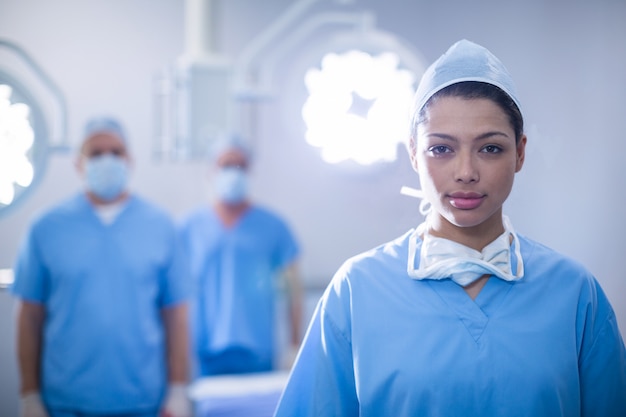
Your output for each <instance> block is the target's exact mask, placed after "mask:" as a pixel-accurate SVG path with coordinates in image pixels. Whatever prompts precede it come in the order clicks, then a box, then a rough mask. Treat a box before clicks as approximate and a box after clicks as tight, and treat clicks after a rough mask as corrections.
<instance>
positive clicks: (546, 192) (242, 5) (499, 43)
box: [0, 0, 626, 417]
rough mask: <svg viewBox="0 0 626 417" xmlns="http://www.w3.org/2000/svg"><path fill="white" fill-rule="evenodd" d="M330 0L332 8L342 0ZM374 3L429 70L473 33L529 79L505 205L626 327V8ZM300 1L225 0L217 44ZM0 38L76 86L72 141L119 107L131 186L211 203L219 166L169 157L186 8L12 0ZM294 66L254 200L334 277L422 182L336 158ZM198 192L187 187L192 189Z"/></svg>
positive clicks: (308, 258)
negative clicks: (518, 162)
mask: <svg viewBox="0 0 626 417" xmlns="http://www.w3.org/2000/svg"><path fill="white" fill-rule="evenodd" d="M330 3H331V2H330V0H320V5H319V6H318V9H321V8H323V6H324V5H330ZM504 3H508V2H498V1H478V2H467V1H463V0H449V1H440V2H431V1H423V2H420V1H417V0H416V1H408V0H404V1H403V0H386V1H384V2H382V1H375V0H367V1H366V0H362V1H357V2H356V4H357V6H359V7H360V6H362V7H363V8H367V9H371V10H373V11H375V12H376V13H377V15H378V25H379V27H381V28H382V29H384V30H387V31H391V32H395V33H396V34H398V35H399V36H401V37H403V38H404V39H406V40H408V41H409V42H411V43H412V44H413V46H414V47H415V48H416V49H417V50H418V51H419V53H420V54H421V55H422V56H423V57H424V58H425V59H426V60H427V61H428V63H430V62H432V61H433V60H434V59H436V58H437V57H438V56H439V55H440V54H441V53H442V52H443V51H444V50H445V49H446V48H447V47H448V46H449V45H451V44H452V43H453V42H454V41H456V40H458V39H460V38H467V39H470V40H473V41H476V42H478V43H481V44H483V45H485V46H487V47H488V48H490V49H491V50H492V51H493V52H494V53H495V54H496V55H498V56H499V57H500V58H501V59H502V60H503V61H504V63H505V64H506V65H507V67H508V68H509V70H510V71H511V73H512V74H513V76H514V78H515V79H516V81H517V84H518V89H519V91H520V96H521V100H522V102H523V106H524V110H525V114H526V122H527V127H528V133H529V145H528V155H527V163H526V166H525V167H524V170H523V171H522V172H521V173H520V174H519V175H518V179H517V185H516V189H515V190H514V192H513V194H512V196H511V198H510V201H509V203H508V204H507V212H508V214H509V216H510V217H511V219H512V221H513V223H514V225H515V226H516V229H517V230H518V231H520V232H521V233H523V234H525V235H527V236H530V237H533V238H535V239H537V240H540V241H542V242H544V243H546V244H548V245H550V246H552V247H554V248H556V249H558V250H560V251H562V252H564V253H566V254H568V255H571V256H573V257H575V258H578V259H579V260H580V261H581V262H583V263H584V264H586V265H587V266H588V267H589V268H590V270H591V271H592V272H594V273H595V274H596V275H597V277H598V280H599V281H600V283H601V284H602V286H603V287H604V289H605V291H606V292H607V294H608V296H609V298H610V299H611V301H612V303H613V305H614V308H615V310H616V312H617V315H618V320H619V323H620V326H621V329H622V332H623V333H626V280H625V279H624V277H623V273H622V272H621V271H622V262H621V261H622V258H623V256H624V254H626V241H625V240H624V234H625V232H626V230H625V229H626V228H625V221H624V217H623V215H622V211H623V207H624V203H626V201H625V197H624V196H625V194H626V193H625V192H626V189H625V185H624V184H625V183H624V180H625V179H626V175H625V174H624V171H623V170H622V169H621V167H622V164H623V162H622V159H623V155H625V154H626V144H625V142H626V140H625V138H624V132H623V127H622V125H623V123H622V120H623V118H624V114H625V113H626V105H625V104H624V97H625V93H626V77H625V76H624V75H625V74H626V48H624V46H623V42H624V39H626V25H624V22H625V21H626V3H625V2H622V1H617V0H599V1H594V2H591V1H583V0H580V1H577V0H572V1H561V2H559V1H552V2H547V1H540V0H536V1H524V2H516V4H511V5H509V4H506V5H505V4H504ZM289 4H291V1H290V0H264V1H258V0H228V1H219V2H218V6H219V7H218V10H217V12H218V13H219V16H220V19H219V22H218V26H217V30H218V37H217V41H218V46H219V49H220V50H221V51H222V52H223V53H225V54H227V55H229V56H232V57H236V56H237V54H238V53H239V52H240V51H241V50H242V49H243V48H244V46H245V45H246V44H248V42H250V40H251V39H253V38H254V37H255V36H256V35H258V34H259V33H260V32H261V31H262V30H263V28H264V27H266V25H267V24H269V23H270V22H271V21H272V20H273V19H275V18H276V17H277V16H278V14H279V13H280V12H281V11H282V10H283V9H284V8H285V7H286V6H287V5H289ZM0 37H3V38H8V39H10V40H13V41H15V42H18V43H19V44H20V45H21V46H22V47H24V48H25V49H26V50H27V51H28V52H29V53H30V54H31V55H32V56H33V57H34V58H35V59H36V60H37V62H38V63H39V64H40V65H41V66H43V68H45V70H46V71H47V73H48V74H49V75H50V76H51V77H52V78H53V79H54V80H55V81H56V82H57V84H58V85H59V86H60V87H61V89H62V90H63V92H64V93H65V96H66V99H67V101H68V105H69V134H70V139H71V141H73V142H74V141H76V140H77V137H78V136H79V134H80V131H81V129H82V126H83V123H84V121H85V119H86V118H87V117H89V116H91V115H93V114H96V113H100V112H108V113H111V112H112V113H114V114H117V115H119V116H120V117H121V118H122V119H123V120H124V121H125V122H126V125H127V130H128V133H129V135H130V137H131V138H132V139H131V141H132V148H133V150H134V153H135V158H136V171H135V174H134V179H133V186H134V187H135V189H137V190H138V191H140V192H141V193H142V194H143V195H145V196H147V197H149V198H151V199H153V200H154V201H156V202H158V203H160V204H162V205H163V206H165V207H166V208H167V209H168V210H170V211H171V213H172V214H173V215H175V216H179V215H181V214H182V213H184V212H185V211H187V210H188V209H190V208H191V207H194V206H196V205H197V204H202V203H203V202H204V200H205V196H206V195H207V192H206V190H205V186H206V180H205V173H206V172H205V167H203V166H202V165H201V164H198V163H193V164H175V163H155V162H153V161H152V160H151V156H150V155H151V152H150V150H151V148H150V146H151V140H152V137H151V135H152V133H153V126H154V123H155V120H154V112H153V100H152V94H153V90H152V80H153V76H154V75H155V74H156V72H157V71H158V70H159V69H161V68H162V67H163V66H165V65H169V64H172V63H173V62H174V60H175V59H176V58H177V57H178V56H179V55H180V54H181V53H182V50H183V42H184V40H183V37H184V30H183V1H182V0H106V1H105V0H56V1H53V2H52V1H46V0H0ZM291 63H292V61H287V62H285V63H284V67H285V68H284V73H283V74H282V75H283V77H281V78H280V79H281V80H282V82H281V83H280V84H279V87H280V88H279V91H281V94H280V95H279V96H278V97H277V98H276V100H275V101H274V102H273V103H268V104H265V105H263V106H262V108H261V109H260V110H259V114H258V121H259V125H258V137H257V139H256V140H257V144H258V151H257V161H256V165H255V177H254V192H255V195H256V196H257V197H258V199H259V200H260V201H261V202H263V203H266V204H268V205H270V206H272V207H274V208H276V209H278V210H279V211H280V212H281V213H283V214H284V215H285V216H286V217H287V219H288V220H289V221H290V223H291V224H292V226H293V227H294V229H295V231H296V232H297V233H298V235H299V237H300V239H301V241H302V245H303V249H304V256H303V260H302V269H303V272H304V274H305V277H306V278H307V279H308V280H310V281H311V282H316V283H325V282H327V281H328V280H329V279H330V277H331V275H332V274H333V272H334V271H335V269H336V268H337V267H338V266H339V264H340V263H341V262H342V261H343V260H344V259H345V258H346V257H348V256H350V255H352V254H355V253H357V252H360V251H362V250H365V249H368V248H370V247H372V246H374V245H376V244H378V243H382V242H384V241H387V240H389V239H391V238H393V237H395V236H397V235H399V234H400V233H402V232H404V231H405V230H407V229H408V228H410V227H412V226H414V225H416V224H417V223H418V222H419V221H420V216H419V214H418V212H417V204H416V201H414V200H412V199H410V198H408V197H404V196H400V195H399V193H398V190H399V188H400V186H402V185H405V184H407V185H412V186H417V184H418V180H417V177H416V176H415V175H414V174H413V172H412V171H411V169H410V167H409V165H408V160H407V158H406V156H405V155H404V154H402V157H401V159H400V160H399V161H398V162H397V163H394V164H390V165H388V166H385V167H383V168H379V169H376V170H373V171H372V172H363V171H361V172H353V171H351V170H348V169H343V168H337V167H329V166H326V165H325V164H323V163H322V162H321V161H320V159H319V156H318V153H317V150H315V149H313V148H310V147H308V145H306V144H305V143H304V141H303V139H302V136H301V135H302V132H303V125H302V121H301V118H300V115H299V109H298V106H299V103H297V102H290V100H294V99H295V98H301V89H302V87H301V86H298V85H296V84H295V77H294V76H289V75H288V74H289V73H288V71H289V69H290V68H292V67H293V68H295V66H291ZM72 161H73V157H72V156H71V155H53V156H52V157H51V158H50V159H49V164H48V168H47V173H46V177H45V179H44V180H43V181H42V183H41V184H39V186H38V187H37V189H36V190H35V191H34V192H33V193H32V194H31V196H30V198H29V199H27V200H26V201H24V203H23V204H21V205H20V206H19V208H18V209H17V210H13V211H12V212H10V213H9V214H8V215H7V216H3V217H0V268H3V267H10V266H11V265H12V263H13V260H14V258H15V255H16V253H17V248H18V244H19V241H20V239H21V238H22V236H23V234H24V232H25V231H26V229H27V226H28V224H29V221H30V219H31V218H32V216H33V215H34V214H35V213H37V212H39V211H40V210H41V209H43V208H45V207H47V206H49V205H50V204H52V203H53V202H55V201H57V200H58V199H60V198H62V197H64V196H67V195H69V194H70V193H72V192H74V190H75V189H76V188H77V187H79V185H80V184H79V182H78V180H77V179H76V177H75V175H74V171H73V166H72ZM181 184H184V185H181ZM11 304H12V303H11V301H10V297H9V296H8V294H6V293H4V294H0V314H2V317H0V344H1V345H0V355H1V356H0V415H2V416H7V417H10V416H12V415H15V413H16V409H17V400H16V392H17V379H16V374H17V373H16V370H15V362H14V356H13V355H14V353H13V344H14V337H13V327H12V321H11V320H12V317H10V311H11V308H12V305H11Z"/></svg>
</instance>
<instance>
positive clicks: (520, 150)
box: [515, 135, 527, 172]
mask: <svg viewBox="0 0 626 417" xmlns="http://www.w3.org/2000/svg"><path fill="white" fill-rule="evenodd" d="M526 140H527V139H526V135H522V137H521V138H520V140H519V143H518V144H517V161H516V163H515V172H520V170H521V169H522V166H524V160H525V159H526Z"/></svg>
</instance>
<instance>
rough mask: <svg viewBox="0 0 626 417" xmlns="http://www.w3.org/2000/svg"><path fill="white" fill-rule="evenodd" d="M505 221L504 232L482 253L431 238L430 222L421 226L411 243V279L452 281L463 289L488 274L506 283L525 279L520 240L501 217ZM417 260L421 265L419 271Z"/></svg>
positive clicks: (504, 219)
mask: <svg viewBox="0 0 626 417" xmlns="http://www.w3.org/2000/svg"><path fill="white" fill-rule="evenodd" d="M502 221H503V224H504V229H505V231H504V233H503V234H501V235H500V236H499V237H498V238H497V239H496V240H494V241H493V242H491V243H490V244H488V245H487V246H486V247H485V248H484V249H483V250H482V251H480V252H479V251H477V250H475V249H472V248H469V247H467V246H465V245H462V244H460V243H457V242H454V241H452V240H449V239H444V238H439V237H435V236H432V235H431V234H430V233H429V232H428V223H427V222H424V223H422V224H421V225H420V226H419V227H418V228H417V229H416V230H415V232H414V233H413V234H412V236H411V238H410V241H409V259H408V266H407V272H408V274H409V276H411V278H414V279H418V280H422V279H433V280H441V279H446V278H449V279H452V280H453V281H454V282H456V283H457V284H459V285H461V286H463V287H465V286H467V285H469V284H471V283H472V282H474V281H476V280H477V279H478V278H480V277H481V276H483V275H485V274H488V275H495V276H497V277H498V278H500V279H503V280H505V281H517V280H519V279H521V278H522V277H523V276H524V262H523V260H522V255H521V251H520V244H519V239H518V237H517V234H516V233H515V231H514V230H513V226H512V225H511V223H510V221H509V219H508V217H506V216H502ZM420 235H422V236H423V242H422V247H421V250H420V252H419V254H418V253H417V243H418V239H419V236H420ZM511 237H512V238H513V245H511ZM511 246H513V247H514V254H515V258H516V264H517V265H516V272H515V273H513V271H512V263H511ZM418 257H419V266H418V267H417V268H416V267H415V263H416V261H418Z"/></svg>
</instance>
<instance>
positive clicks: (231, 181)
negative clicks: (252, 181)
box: [215, 167, 248, 204]
mask: <svg viewBox="0 0 626 417" xmlns="http://www.w3.org/2000/svg"><path fill="white" fill-rule="evenodd" d="M215 187H216V192H217V196H218V197H219V198H220V200H222V201H224V202H226V203H230V204H236V203H241V202H243V201H244V200H245V199H246V197H247V195H248V176H247V175H246V173H245V171H244V170H242V169H241V168H236V167H225V168H222V169H220V170H219V171H218V173H217V177H216V179H215Z"/></svg>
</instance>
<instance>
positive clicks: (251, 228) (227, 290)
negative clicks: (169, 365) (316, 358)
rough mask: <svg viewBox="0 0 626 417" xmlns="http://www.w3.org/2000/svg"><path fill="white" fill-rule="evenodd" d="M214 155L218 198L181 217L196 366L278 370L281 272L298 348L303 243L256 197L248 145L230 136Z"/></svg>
mask: <svg viewBox="0 0 626 417" xmlns="http://www.w3.org/2000/svg"><path fill="white" fill-rule="evenodd" d="M212 157H213V159H212V162H213V163H214V168H215V171H214V191H215V194H216V195H215V201H214V202H213V204H212V205H211V206H205V207H200V208H198V209H197V210H195V211H193V212H192V213H190V214H189V215H188V216H187V217H186V218H185V219H184V221H183V222H182V225H181V234H182V236H183V242H184V244H185V248H186V250H187V252H188V254H189V259H190V262H191V270H192V271H191V273H192V277H193V279H194V283H195V286H196V289H195V294H196V297H195V300H194V303H193V304H192V306H193V307H192V313H191V317H192V327H191V329H192V334H193V337H192V340H193V352H194V355H195V359H196V363H195V366H194V368H195V369H194V374H196V375H197V376H209V375H218V374H232V373H251V372H264V371H271V370H273V369H276V368H279V367H280V366H281V364H280V363H277V362H276V359H278V358H277V357H278V356H280V353H278V349H279V348H278V346H277V345H276V343H275V342H276V332H275V329H274V327H275V316H274V313H275V299H276V289H277V288H276V287H277V284H278V280H279V279H281V278H282V279H284V283H285V284H286V288H287V290H288V294H289V297H288V304H289V324H290V336H291V339H290V340H291V349H286V350H287V351H289V352H295V351H296V349H297V346H298V344H299V342H300V336H301V332H300V321H301V288H300V282H299V278H298V273H297V266H296V262H297V258H298V255H299V248H298V244H297V242H296V239H295V237H294V235H293V234H292V232H291V230H290V229H289V227H288V226H287V224H286V223H285V222H284V221H283V220H282V219H281V218H280V217H278V216H277V215H276V214H274V213H273V212H271V211H269V210H268V209H266V208H263V207H260V206H257V205H256V204H253V203H252V202H251V201H250V198H249V194H248V169H249V164H250V151H249V149H248V147H247V145H246V144H245V143H244V142H243V141H242V140H241V139H240V138H239V137H237V136H225V137H223V138H222V139H221V140H220V141H219V142H218V143H217V144H216V145H215V147H214V149H213V155H212ZM289 356H292V355H289V354H288V353H285V354H283V358H287V357H289ZM279 361H280V359H279ZM282 362H283V364H282V366H288V365H290V361H289V360H284V361H282Z"/></svg>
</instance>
